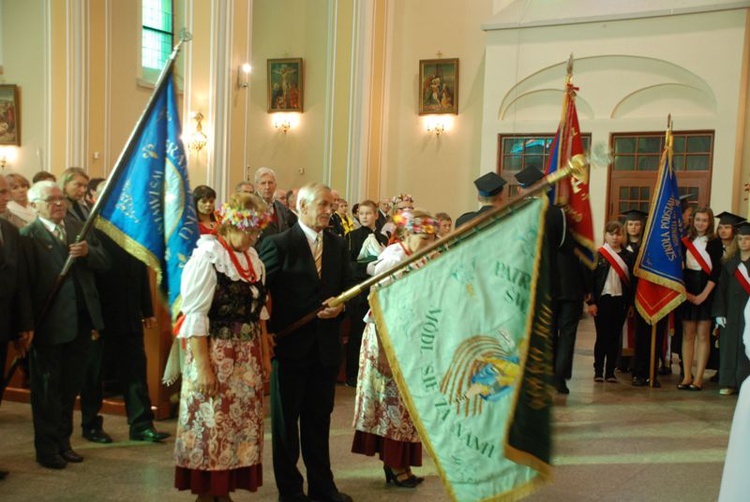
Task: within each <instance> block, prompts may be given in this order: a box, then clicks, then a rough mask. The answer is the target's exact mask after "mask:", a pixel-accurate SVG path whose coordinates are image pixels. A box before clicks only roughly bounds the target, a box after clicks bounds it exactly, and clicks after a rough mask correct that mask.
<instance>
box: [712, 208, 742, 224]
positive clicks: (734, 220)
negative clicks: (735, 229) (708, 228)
mask: <svg viewBox="0 0 750 502" xmlns="http://www.w3.org/2000/svg"><path fill="white" fill-rule="evenodd" d="M716 217H717V218H719V225H732V226H737V225H739V224H740V223H742V222H743V221H745V218H743V217H742V216H737V215H736V214H732V213H729V212H727V211H723V212H721V213H719V214H717V215H716Z"/></svg>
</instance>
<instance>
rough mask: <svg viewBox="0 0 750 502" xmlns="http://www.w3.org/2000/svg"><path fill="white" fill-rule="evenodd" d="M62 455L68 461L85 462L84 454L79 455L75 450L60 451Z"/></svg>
mask: <svg viewBox="0 0 750 502" xmlns="http://www.w3.org/2000/svg"><path fill="white" fill-rule="evenodd" d="M60 456H61V457H62V458H63V460H65V461H66V462H72V463H74V464H80V463H81V462H83V455H79V454H78V453H76V452H74V451H73V450H66V451H63V452H60Z"/></svg>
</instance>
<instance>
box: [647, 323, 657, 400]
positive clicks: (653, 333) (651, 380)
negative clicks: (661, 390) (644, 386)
mask: <svg viewBox="0 0 750 502" xmlns="http://www.w3.org/2000/svg"><path fill="white" fill-rule="evenodd" d="M657 324H658V323H653V324H652V325H651V358H650V359H649V363H648V377H649V380H648V386H649V387H653V386H654V376H655V375H654V374H655V373H656V372H655V368H654V366H655V362H656V361H655V359H656V325H657Z"/></svg>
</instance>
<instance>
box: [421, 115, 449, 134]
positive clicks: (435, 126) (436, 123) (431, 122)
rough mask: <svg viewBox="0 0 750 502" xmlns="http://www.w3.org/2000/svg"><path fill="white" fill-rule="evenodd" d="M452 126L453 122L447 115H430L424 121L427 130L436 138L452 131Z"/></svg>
mask: <svg viewBox="0 0 750 502" xmlns="http://www.w3.org/2000/svg"><path fill="white" fill-rule="evenodd" d="M452 125H453V120H452V118H449V117H448V116H447V115H428V116H427V117H426V118H425V121H424V126H425V130H426V131H427V132H428V133H430V134H434V135H435V136H440V135H441V134H443V133H444V132H446V131H448V130H450V129H451V127H452Z"/></svg>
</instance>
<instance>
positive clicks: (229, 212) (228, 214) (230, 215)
mask: <svg viewBox="0 0 750 502" xmlns="http://www.w3.org/2000/svg"><path fill="white" fill-rule="evenodd" d="M219 216H220V217H221V223H222V224H224V223H228V224H230V225H232V226H233V227H234V228H236V229H238V230H242V231H245V232H246V231H248V230H263V229H264V228H266V227H267V226H268V224H269V223H271V219H272V217H271V213H269V212H268V211H256V210H255V209H234V208H232V207H230V206H229V204H227V203H226V202H225V203H224V205H223V206H222V207H221V211H219Z"/></svg>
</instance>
